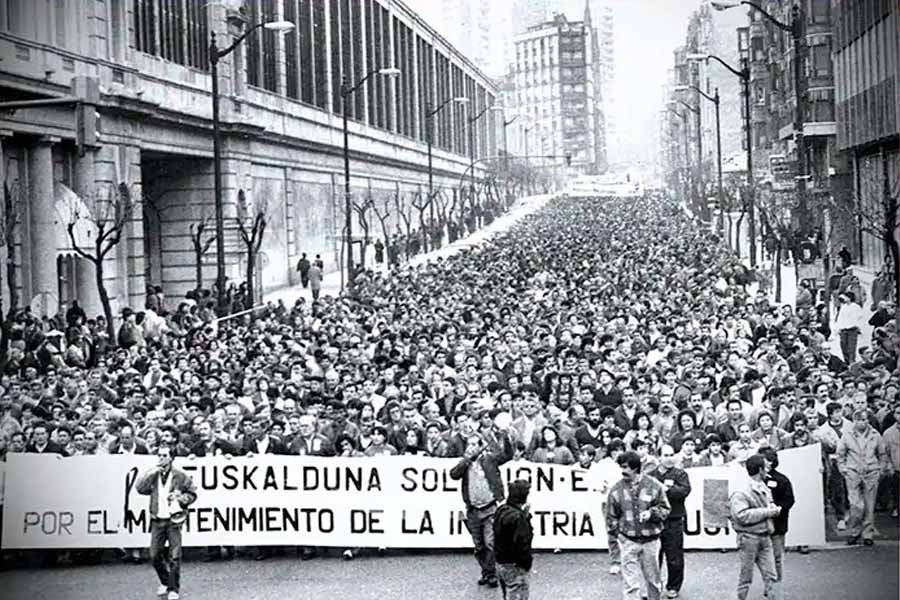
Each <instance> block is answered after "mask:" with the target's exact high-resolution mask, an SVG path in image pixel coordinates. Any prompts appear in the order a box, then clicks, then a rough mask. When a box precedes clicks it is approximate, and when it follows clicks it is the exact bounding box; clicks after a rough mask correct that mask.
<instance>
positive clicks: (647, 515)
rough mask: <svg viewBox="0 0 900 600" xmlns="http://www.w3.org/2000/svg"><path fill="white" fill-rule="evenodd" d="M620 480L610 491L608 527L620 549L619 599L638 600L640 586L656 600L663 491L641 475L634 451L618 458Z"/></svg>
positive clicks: (665, 502) (664, 513)
mask: <svg viewBox="0 0 900 600" xmlns="http://www.w3.org/2000/svg"><path fill="white" fill-rule="evenodd" d="M619 466H620V467H622V479H621V480H620V481H618V482H617V483H616V484H615V485H613V487H612V489H611V490H610V491H609V500H608V508H607V528H608V531H609V534H610V535H611V536H618V539H619V546H620V547H621V549H622V598H623V599H624V600H638V599H639V598H641V587H642V586H645V587H646V590H647V595H646V598H648V600H659V598H660V594H661V591H662V584H661V582H660V575H659V550H660V541H659V537H660V535H661V534H662V531H663V527H664V524H665V522H666V518H668V516H669V512H670V510H671V508H670V506H669V500H668V498H666V492H665V488H663V485H662V484H661V483H660V482H659V481H657V480H656V479H655V478H653V477H651V476H650V475H649V474H647V475H645V474H642V473H641V457H640V456H639V455H638V454H637V452H631V451H629V452H625V453H623V454H622V455H621V456H619Z"/></svg>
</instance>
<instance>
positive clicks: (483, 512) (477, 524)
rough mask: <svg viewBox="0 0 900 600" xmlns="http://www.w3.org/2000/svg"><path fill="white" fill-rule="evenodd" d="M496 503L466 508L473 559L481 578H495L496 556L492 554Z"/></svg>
mask: <svg viewBox="0 0 900 600" xmlns="http://www.w3.org/2000/svg"><path fill="white" fill-rule="evenodd" d="M496 512H497V505H496V504H491V505H489V506H487V507H485V508H474V507H471V506H470V507H468V508H467V509H466V525H468V526H469V534H470V535H471V536H472V543H473V544H474V545H475V559H476V560H478V565H479V566H480V567H481V577H482V579H496V578H497V557H496V555H495V554H494V514H495V513H496Z"/></svg>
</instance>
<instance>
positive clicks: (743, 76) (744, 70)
mask: <svg viewBox="0 0 900 600" xmlns="http://www.w3.org/2000/svg"><path fill="white" fill-rule="evenodd" d="M687 59H688V60H709V59H712V60H715V61H717V62H718V63H719V64H721V65H722V66H723V67H725V68H726V69H728V70H729V71H731V72H732V73H734V74H735V75H737V76H738V77H739V78H740V80H741V84H742V85H743V88H744V133H745V135H746V136H747V137H746V142H745V143H746V145H747V216H748V218H749V219H750V227H749V237H750V266H751V267H755V266H756V192H755V190H754V189H753V135H752V131H751V129H750V127H751V124H750V67H749V66H748V64H747V59H746V58H742V59H741V68H740V70H738V69H735V68H734V67H732V66H731V65H729V64H728V63H727V62H725V61H724V60H722V59H721V58H719V57H718V56H715V55H712V54H688V55H687Z"/></svg>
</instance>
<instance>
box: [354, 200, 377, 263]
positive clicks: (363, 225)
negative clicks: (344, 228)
mask: <svg viewBox="0 0 900 600" xmlns="http://www.w3.org/2000/svg"><path fill="white" fill-rule="evenodd" d="M374 205H375V201H374V200H372V193H371V192H369V193H367V194H366V198H365V200H363V201H362V202H356V201H354V202H353V212H355V213H356V221H357V223H359V227H360V229H362V232H363V240H362V244H360V246H361V248H360V250H359V262H360V264H361V265H362V268H363V269H365V268H366V247H367V246H368V245H369V239H370V238H369V231H370V229H371V223H370V222H369V211H371V210H372V207H373V206H374Z"/></svg>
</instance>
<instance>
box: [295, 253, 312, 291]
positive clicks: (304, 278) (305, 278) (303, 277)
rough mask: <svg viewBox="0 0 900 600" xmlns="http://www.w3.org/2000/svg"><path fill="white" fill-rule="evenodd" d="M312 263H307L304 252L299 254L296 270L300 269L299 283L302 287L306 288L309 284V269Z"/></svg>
mask: <svg viewBox="0 0 900 600" xmlns="http://www.w3.org/2000/svg"><path fill="white" fill-rule="evenodd" d="M310 267H312V265H311V264H310V263H309V259H308V258H306V252H304V253H303V255H302V256H300V260H299V261H298V262H297V270H298V271H300V285H302V286H303V289H306V288H307V286H308V285H309V269H310Z"/></svg>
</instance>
